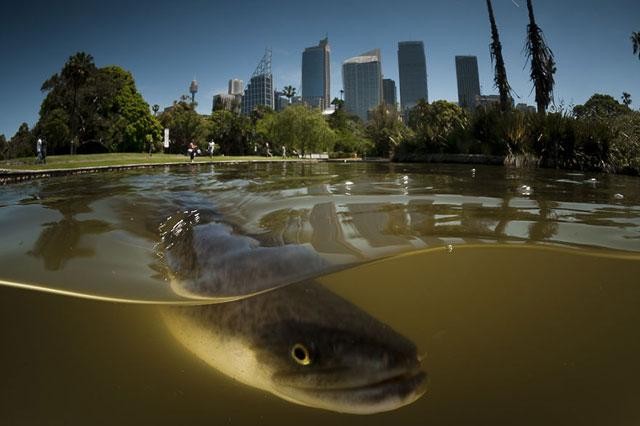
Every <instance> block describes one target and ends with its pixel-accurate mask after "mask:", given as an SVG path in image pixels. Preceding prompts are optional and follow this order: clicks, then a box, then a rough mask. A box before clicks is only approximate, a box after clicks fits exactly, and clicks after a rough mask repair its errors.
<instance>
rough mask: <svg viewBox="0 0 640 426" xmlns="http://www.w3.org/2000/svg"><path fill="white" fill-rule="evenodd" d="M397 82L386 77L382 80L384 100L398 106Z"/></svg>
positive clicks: (388, 103)
mask: <svg viewBox="0 0 640 426" xmlns="http://www.w3.org/2000/svg"><path fill="white" fill-rule="evenodd" d="M396 93H397V92H396V82H395V81H393V80H392V79H390V78H385V79H383V80H382V100H383V101H384V103H385V104H387V105H389V106H392V107H394V108H395V107H396V106H397V102H398V101H397V98H396Z"/></svg>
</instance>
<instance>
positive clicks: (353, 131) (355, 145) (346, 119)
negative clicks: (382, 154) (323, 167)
mask: <svg viewBox="0 0 640 426" xmlns="http://www.w3.org/2000/svg"><path fill="white" fill-rule="evenodd" d="M336 99H337V100H338V101H340V99H338V98H336ZM340 102H341V101H340ZM327 121H328V123H329V127H331V129H333V131H334V132H335V133H336V143H335V145H334V147H333V150H334V152H336V153H339V155H351V154H354V153H356V154H360V155H364V154H365V153H366V152H367V151H369V150H370V149H371V148H372V147H373V144H372V143H371V141H370V140H369V139H367V137H366V134H365V128H364V126H363V125H362V121H361V120H360V118H358V116H356V115H351V114H348V113H347V112H346V111H345V110H344V109H342V108H337V109H336V110H335V111H334V112H333V114H331V115H329V117H328V118H327Z"/></svg>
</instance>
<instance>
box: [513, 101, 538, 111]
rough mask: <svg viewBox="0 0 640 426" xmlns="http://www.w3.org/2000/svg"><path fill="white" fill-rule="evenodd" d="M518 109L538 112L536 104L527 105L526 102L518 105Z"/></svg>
mask: <svg viewBox="0 0 640 426" xmlns="http://www.w3.org/2000/svg"><path fill="white" fill-rule="evenodd" d="M516 109H517V110H518V111H522V112H532V113H535V112H537V108H536V107H535V106H533V105H527V104H524V103H520V104H518V105H516Z"/></svg>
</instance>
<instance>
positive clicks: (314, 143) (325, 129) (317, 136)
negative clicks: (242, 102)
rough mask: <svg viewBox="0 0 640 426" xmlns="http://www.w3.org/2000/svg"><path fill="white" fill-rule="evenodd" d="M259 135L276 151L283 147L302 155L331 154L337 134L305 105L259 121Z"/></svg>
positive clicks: (320, 115) (318, 113) (315, 111)
mask: <svg viewBox="0 0 640 426" xmlns="http://www.w3.org/2000/svg"><path fill="white" fill-rule="evenodd" d="M256 126H257V132H258V133H260V134H261V135H262V136H263V137H264V138H265V139H266V140H267V141H269V142H272V144H273V146H274V148H276V149H280V147H281V146H284V147H285V148H286V149H287V150H289V151H290V152H292V151H293V150H295V151H296V152H298V153H299V154H301V155H303V156H304V155H305V154H308V153H313V152H328V151H331V149H332V148H333V145H334V143H335V138H336V135H335V132H334V131H333V130H332V129H331V128H330V127H329V125H328V123H327V121H326V120H325V118H324V117H323V116H322V113H321V112H320V111H317V110H312V109H309V108H307V107H306V106H304V105H293V106H290V107H288V108H286V109H284V110H283V111H281V112H279V113H277V114H267V115H265V116H263V117H262V118H261V119H259V120H258V121H257V124H256Z"/></svg>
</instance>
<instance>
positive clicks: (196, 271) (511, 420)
mask: <svg viewBox="0 0 640 426" xmlns="http://www.w3.org/2000/svg"><path fill="white" fill-rule="evenodd" d="M0 232H1V233H2V235H3V240H2V243H1V244H0V280H2V282H3V284H4V286H1V287H0V294H1V296H0V303H1V304H2V307H1V309H0V312H1V314H0V315H1V319H2V326H1V327H0V338H1V339H2V341H3V347H4V348H6V350H3V351H2V352H1V355H0V357H2V360H0V365H3V366H5V373H4V377H5V386H4V387H3V390H2V395H1V398H0V401H1V402H0V420H2V423H3V424H85V423H86V422H87V421H90V422H91V423H92V424H134V423H152V422H153V423H157V424H211V423H218V422H222V421H224V422H229V423H239V424H248V423H252V424H272V423H276V422H277V423H278V424H283V423H284V424H299V423H301V422H304V423H309V424H327V423H349V424H357V423H362V424H389V423H398V424H425V423H426V422H429V423H430V424H434V425H439V424H452V425H453V424H456V425H458V424H532V425H533V424H612V425H630V424H637V423H638V422H640V410H639V409H638V408H637V407H639V406H640V393H638V391H637V382H638V381H639V379H640V368H639V367H638V366H637V365H636V364H637V362H636V360H637V359H638V358H639V357H640V341H639V340H638V339H637V324H640V321H639V320H640V313H639V312H640V310H638V309H637V307H638V306H639V302H640V288H639V287H638V285H637V282H638V279H637V277H638V276H640V274H639V273H640V261H639V259H640V254H639V253H638V252H639V251H640V180H639V179H637V178H631V177H622V176H605V175H592V174H579V173H567V172H562V171H549V170H535V171H527V170H510V169H504V168H498V167H480V166H476V167H470V166H443V165H398V164H340V163H338V164H335V163H331V164H328V163H321V164H313V165H311V164H253V165H241V164H235V165H234V164H225V165H213V166H193V167H182V168H180V167H178V168H167V169H157V170H143V171H127V172H118V173H115V172H114V173H103V174H97V175H88V176H73V177H65V178H54V179H48V180H41V181H34V182H26V183H21V184H16V185H10V186H5V187H2V188H1V189H0ZM299 281H301V283H298V282H299ZM286 284H292V285H293V286H296V288H300V289H301V290H303V291H302V292H299V295H298V296H291V295H290V292H291V291H292V290H289V289H288V287H286V286H285V287H283V285H286ZM304 286H320V287H318V288H324V289H325V290H322V291H323V292H325V291H326V292H328V293H327V295H328V296H327V298H326V300H328V301H329V302H327V303H328V305H327V306H326V307H320V308H317V307H316V306H317V305H318V303H316V304H315V305H314V304H313V303H311V302H312V299H309V301H310V303H311V304H310V305H309V306H310V307H309V308H308V309H309V311H307V312H308V313H309V315H307V316H305V315H304V310H303V311H302V313H300V312H298V311H296V312H293V311H291V310H288V309H287V308H281V309H285V311H287V312H290V315H289V317H287V318H288V320H289V321H290V322H291V321H292V323H295V324H298V323H303V322H305V320H306V322H307V323H308V324H309V325H310V326H311V328H306V329H305V330H312V331H305V333H303V334H304V335H303V336H297V337H296V339H297V340H295V341H296V342H297V341H298V340H300V339H304V338H307V339H308V341H311V342H312V343H313V342H316V343H318V345H319V346H322V345H320V343H319V342H325V343H326V342H327V341H328V342H330V343H331V342H332V341H333V343H336V342H338V341H340V337H339V336H340V333H343V334H344V333H351V334H350V335H351V336H353V338H354V339H356V340H357V339H359V338H361V339H363V340H362V341H363V342H364V341H367V342H370V343H371V342H373V343H371V344H372V345H373V346H370V347H371V348H377V349H375V350H387V349H384V348H390V349H389V350H391V348H392V347H400V346H402V347H404V346H406V345H404V344H401V343H395V344H392V343H390V339H391V340H393V341H396V342H400V341H404V340H403V339H406V341H407V342H409V343H407V345H409V346H406V348H407V349H406V350H407V351H409V352H408V353H410V352H411V350H410V347H414V349H412V350H414V351H415V353H417V354H419V358H420V359H421V360H422V362H421V366H420V368H421V369H423V370H424V371H425V372H426V373H427V375H428V379H427V382H426V394H425V395H424V396H422V397H419V398H418V399H417V400H416V401H413V402H411V403H409V405H406V406H404V407H402V408H399V409H395V410H393V411H390V412H388V413H382V414H376V415H373V416H365V417H361V416H353V415H345V414H338V413H335V412H333V411H331V410H330V409H326V408H325V409H318V408H309V407H304V406H301V405H297V404H293V403H291V402H287V401H286V400H284V399H282V397H279V396H277V394H276V393H274V392H271V391H269V389H267V390H266V391H265V389H264V388H262V389H259V386H257V385H255V384H252V383H248V384H247V383H245V384H241V383H240V382H238V381H236V380H232V379H231V378H230V376H234V374H235V373H234V371H233V369H234V368H235V367H233V366H231V365H226V371H225V366H222V367H221V366H220V365H212V362H209V361H208V359H209V358H210V357H209V355H212V356H217V355H216V354H223V355H225V354H227V353H228V352H225V348H227V346H224V345H221V344H220V341H221V340H220V339H219V338H218V337H216V339H213V341H211V342H208V341H207V342H205V345H204V346H203V347H204V348H205V349H207V348H209V347H211V352H208V351H207V350H205V351H204V352H205V355H204V356H203V354H201V353H200V354H199V353H197V352H198V351H197V350H194V349H193V347H191V346H190V344H189V342H188V341H185V340H184V339H181V338H180V337H177V336H176V333H175V330H172V327H171V325H170V324H169V323H167V318H168V317H167V312H170V311H172V310H173V309H190V308H189V307H183V308H176V307H174V306H170V305H176V304H182V305H184V304H193V303H195V304H198V305H202V304H203V303H204V304H208V303H212V302H216V303H217V302H227V303H224V304H222V305H219V306H218V307H216V306H215V305H212V306H210V307H207V306H204V307H203V306H200V307H194V308H191V309H201V310H202V309H204V310H205V312H209V313H208V314H207V315H209V316H210V317H211V318H214V317H215V318H226V319H228V320H229V319H233V315H235V313H236V312H242V315H241V316H239V317H238V318H239V319H238V318H236V319H233V320H229V321H226V320H225V321H220V320H218V321H216V322H215V324H216V325H217V327H218V328H217V329H218V330H221V331H220V332H219V334H218V335H216V336H219V335H222V336H230V337H229V338H230V339H231V340H233V339H236V338H237V337H238V336H240V335H241V334H242V333H239V332H238V331H237V330H238V327H239V326H242V327H243V328H244V329H245V330H249V332H248V334H246V335H250V336H255V335H258V334H260V333H257V334H256V333H252V330H260V329H261V327H260V325H265V324H272V323H274V322H273V321H274V312H275V311H276V310H277V309H275V308H274V309H272V310H270V309H269V307H273V306H275V302H274V301H273V300H276V299H277V300H281V301H282V303H284V304H285V306H286V304H287V303H290V304H291V306H304V303H306V302H302V305H300V303H295V304H294V303H293V302H292V301H293V300H294V299H295V297H304V294H305V292H304V288H305V287H304ZM26 287H28V288H31V289H39V290H45V291H49V292H57V293H60V294H44V293H41V292H34V291H29V290H27V289H26ZM272 288H277V289H276V290H274V291H273V292H269V293H265V294H260V293H261V292H262V291H263V290H269V289H272ZM310 288H311V287H310ZM314 288H315V287H314ZM294 290H295V288H294ZM294 293H295V291H294ZM65 294H66V295H65ZM69 294H72V295H79V296H83V297H89V298H94V299H108V300H116V301H121V302H124V301H126V302H133V303H131V304H123V303H109V302H105V301H99V300H86V299H79V298H77V297H72V296H69ZM252 294H254V296H252V297H251V298H249V299H246V300H238V301H234V302H229V300H232V299H237V298H240V299H242V298H243V297H245V296H247V295H252ZM291 294H293V293H291ZM314 294H315V293H314ZM323 294H324V293H323ZM331 295H333V296H331ZM288 301H289V302H288ZM143 302H144V303H149V304H150V305H141V304H140V303H143ZM320 305H321V304H320ZM338 305H339V306H343V308H340V309H338V308H336V306H338ZM255 306H261V308H260V309H256V308H255ZM351 306H352V307H351ZM315 309H329V310H331V309H335V312H342V313H340V314H336V315H334V316H333V317H332V316H331V315H324V317H328V318H329V320H328V323H326V322H325V323H324V325H323V327H324V328H323V329H324V330H326V329H327V327H328V328H329V329H331V327H334V330H335V333H336V334H335V335H334V337H333V340H332V339H328V340H326V339H325V340H323V339H321V338H319V337H318V336H319V334H317V333H319V331H318V327H317V326H318V324H319V322H318V321H319V320H316V321H313V320H312V318H314V316H313V315H316V314H313V315H312V312H311V311H312V310H315ZM345 309H346V310H347V311H349V310H354V312H356V311H357V312H361V314H357V315H356V316H357V317H358V318H361V319H360V320H358V321H365V322H366V321H372V322H371V324H374V323H375V324H378V323H379V324H382V325H384V327H388V330H389V331H382V329H381V331H379V332H378V331H375V330H373V329H370V330H371V332H370V333H364V332H363V331H358V330H362V329H360V328H358V327H355V326H354V325H353V321H352V322H351V323H350V322H349V321H342V323H340V320H341V317H342V318H344V317H345V315H349V314H347V313H345V312H346V311H345ZM279 312H283V311H282V310H280V311H279ZM318 312H320V314H317V315H321V313H322V312H323V311H322V310H320V311H318ZM221 313H222V314H221ZM231 313H233V315H232V314H231ZM223 314H224V315H223ZM216 315H217V316H216ZM292 315H293V316H292ZM285 316H286V315H285ZM305 317H306V318H305ZM334 317H335V318H334ZM318 318H320V316H318ZM354 318H355V317H354ZM367 318H370V319H367ZM333 320H335V321H336V323H335V324H333V325H332V323H331V321H333ZM251 324H253V325H251ZM314 327H315V328H314ZM205 329H206V327H205ZM287 330H289V329H288V328H287ZM339 330H342V331H339ZM291 333H292V332H291V331H287V332H284V337H290V336H289V334H291ZM366 334H369V337H366V338H365V337H364V335H366ZM260 335H261V334H260ZM323 336H326V333H325V334H323ZM357 336H360V337H357ZM394 336H397V337H394ZM281 337H282V336H281ZM225 339H226V340H224V339H223V340H224V341H225V342H229V341H231V340H229V339H227V337H225ZM371 339H373V340H371ZM398 339H400V340H398ZM237 341H238V342H241V344H240V346H238V347H236V349H238V350H241V351H242V350H245V349H246V347H248V345H244V343H242V342H243V341H241V340H237ZM260 341H261V342H262V343H261V344H260V346H261V349H263V350H266V352H267V353H269V354H271V353H281V352H282V351H284V354H285V355H286V354H288V353H289V352H288V351H289V346H287V345H282V347H280V346H279V345H278V344H276V343H275V341H276V340H267V341H265V340H260ZM265 342H272V345H271V346H270V345H269V344H268V343H265ZM330 343H328V344H327V345H329V346H330ZM398 345H399V346H398ZM334 346H335V345H334ZM362 346H363V347H364V345H362ZM255 350H257V349H256V348H253V349H250V350H249V352H247V353H253V352H251V351H255ZM318 350H320V351H322V350H323V348H322V347H320V348H318ZM372 350H374V349H372ZM216 351H217V352H216ZM354 351H355V352H354ZM403 351H404V349H403ZM322 353H326V352H322ZM341 356H342V357H343V358H344V352H340V351H338V352H336V353H335V357H336V358H340V357H341ZM349 356H350V357H352V358H349V359H352V362H351V364H349V366H350V367H353V368H356V367H358V368H360V367H361V366H362V365H365V364H366V362H370V361H366V362H365V360H366V359H368V358H367V355H366V354H365V352H364V350H363V351H362V352H361V353H358V352H357V345H356V346H354V348H352V352H349ZM347 358H348V357H347ZM369 358H370V357H369ZM383 358H384V356H383ZM388 358H389V356H386V358H385V359H388ZM392 358H393V357H392ZM216 359H219V357H218V358H216ZM268 359H269V361H266V360H264V359H262V360H260V361H259V362H258V367H260V366H262V367H264V368H263V370H264V371H267V366H268V363H270V362H271V358H268ZM338 361H339V362H343V363H344V362H345V359H338V360H337V361H336V362H338ZM214 364H215V363H214ZM345 365H346V364H345ZM367 365H369V364H367ZM385 365H386V364H385ZM384 368H388V366H387V367H384ZM412 368H413V367H412ZM380 369H381V370H382V369H383V367H380ZM302 371H304V370H302ZM358 371H361V373H359V374H360V376H362V377H366V376H368V375H370V376H374V374H373V373H372V372H371V371H369V370H367V371H368V372H366V373H365V372H363V371H365V370H362V369H360V370H358ZM394 371H395V370H394ZM411 371H413V370H411ZM393 374H395V373H393ZM403 374H404V373H403ZM411 374H414V373H411ZM336 377H337V378H336V380H338V379H340V380H342V379H344V380H347V379H345V378H344V377H338V376H336ZM354 377H355V376H354ZM381 377H386V376H381ZM393 377H396V376H393ZM398 377H404V376H398ZM348 380H351V381H350V382H348V383H352V384H353V383H354V382H353V380H354V379H353V377H349V378H348ZM358 380H359V379H358ZM372 380H373V379H372ZM394 380H395V379H394ZM314 383H315V382H314ZM345 383H347V382H345ZM358 383H359V382H358ZM385 383H386V382H385ZM384 389H386V390H388V391H391V390H393V389H395V388H390V387H389V388H388V387H385V388H384ZM246 407H251V410H248V409H247V408H246ZM334 411H335V410H334Z"/></svg>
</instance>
